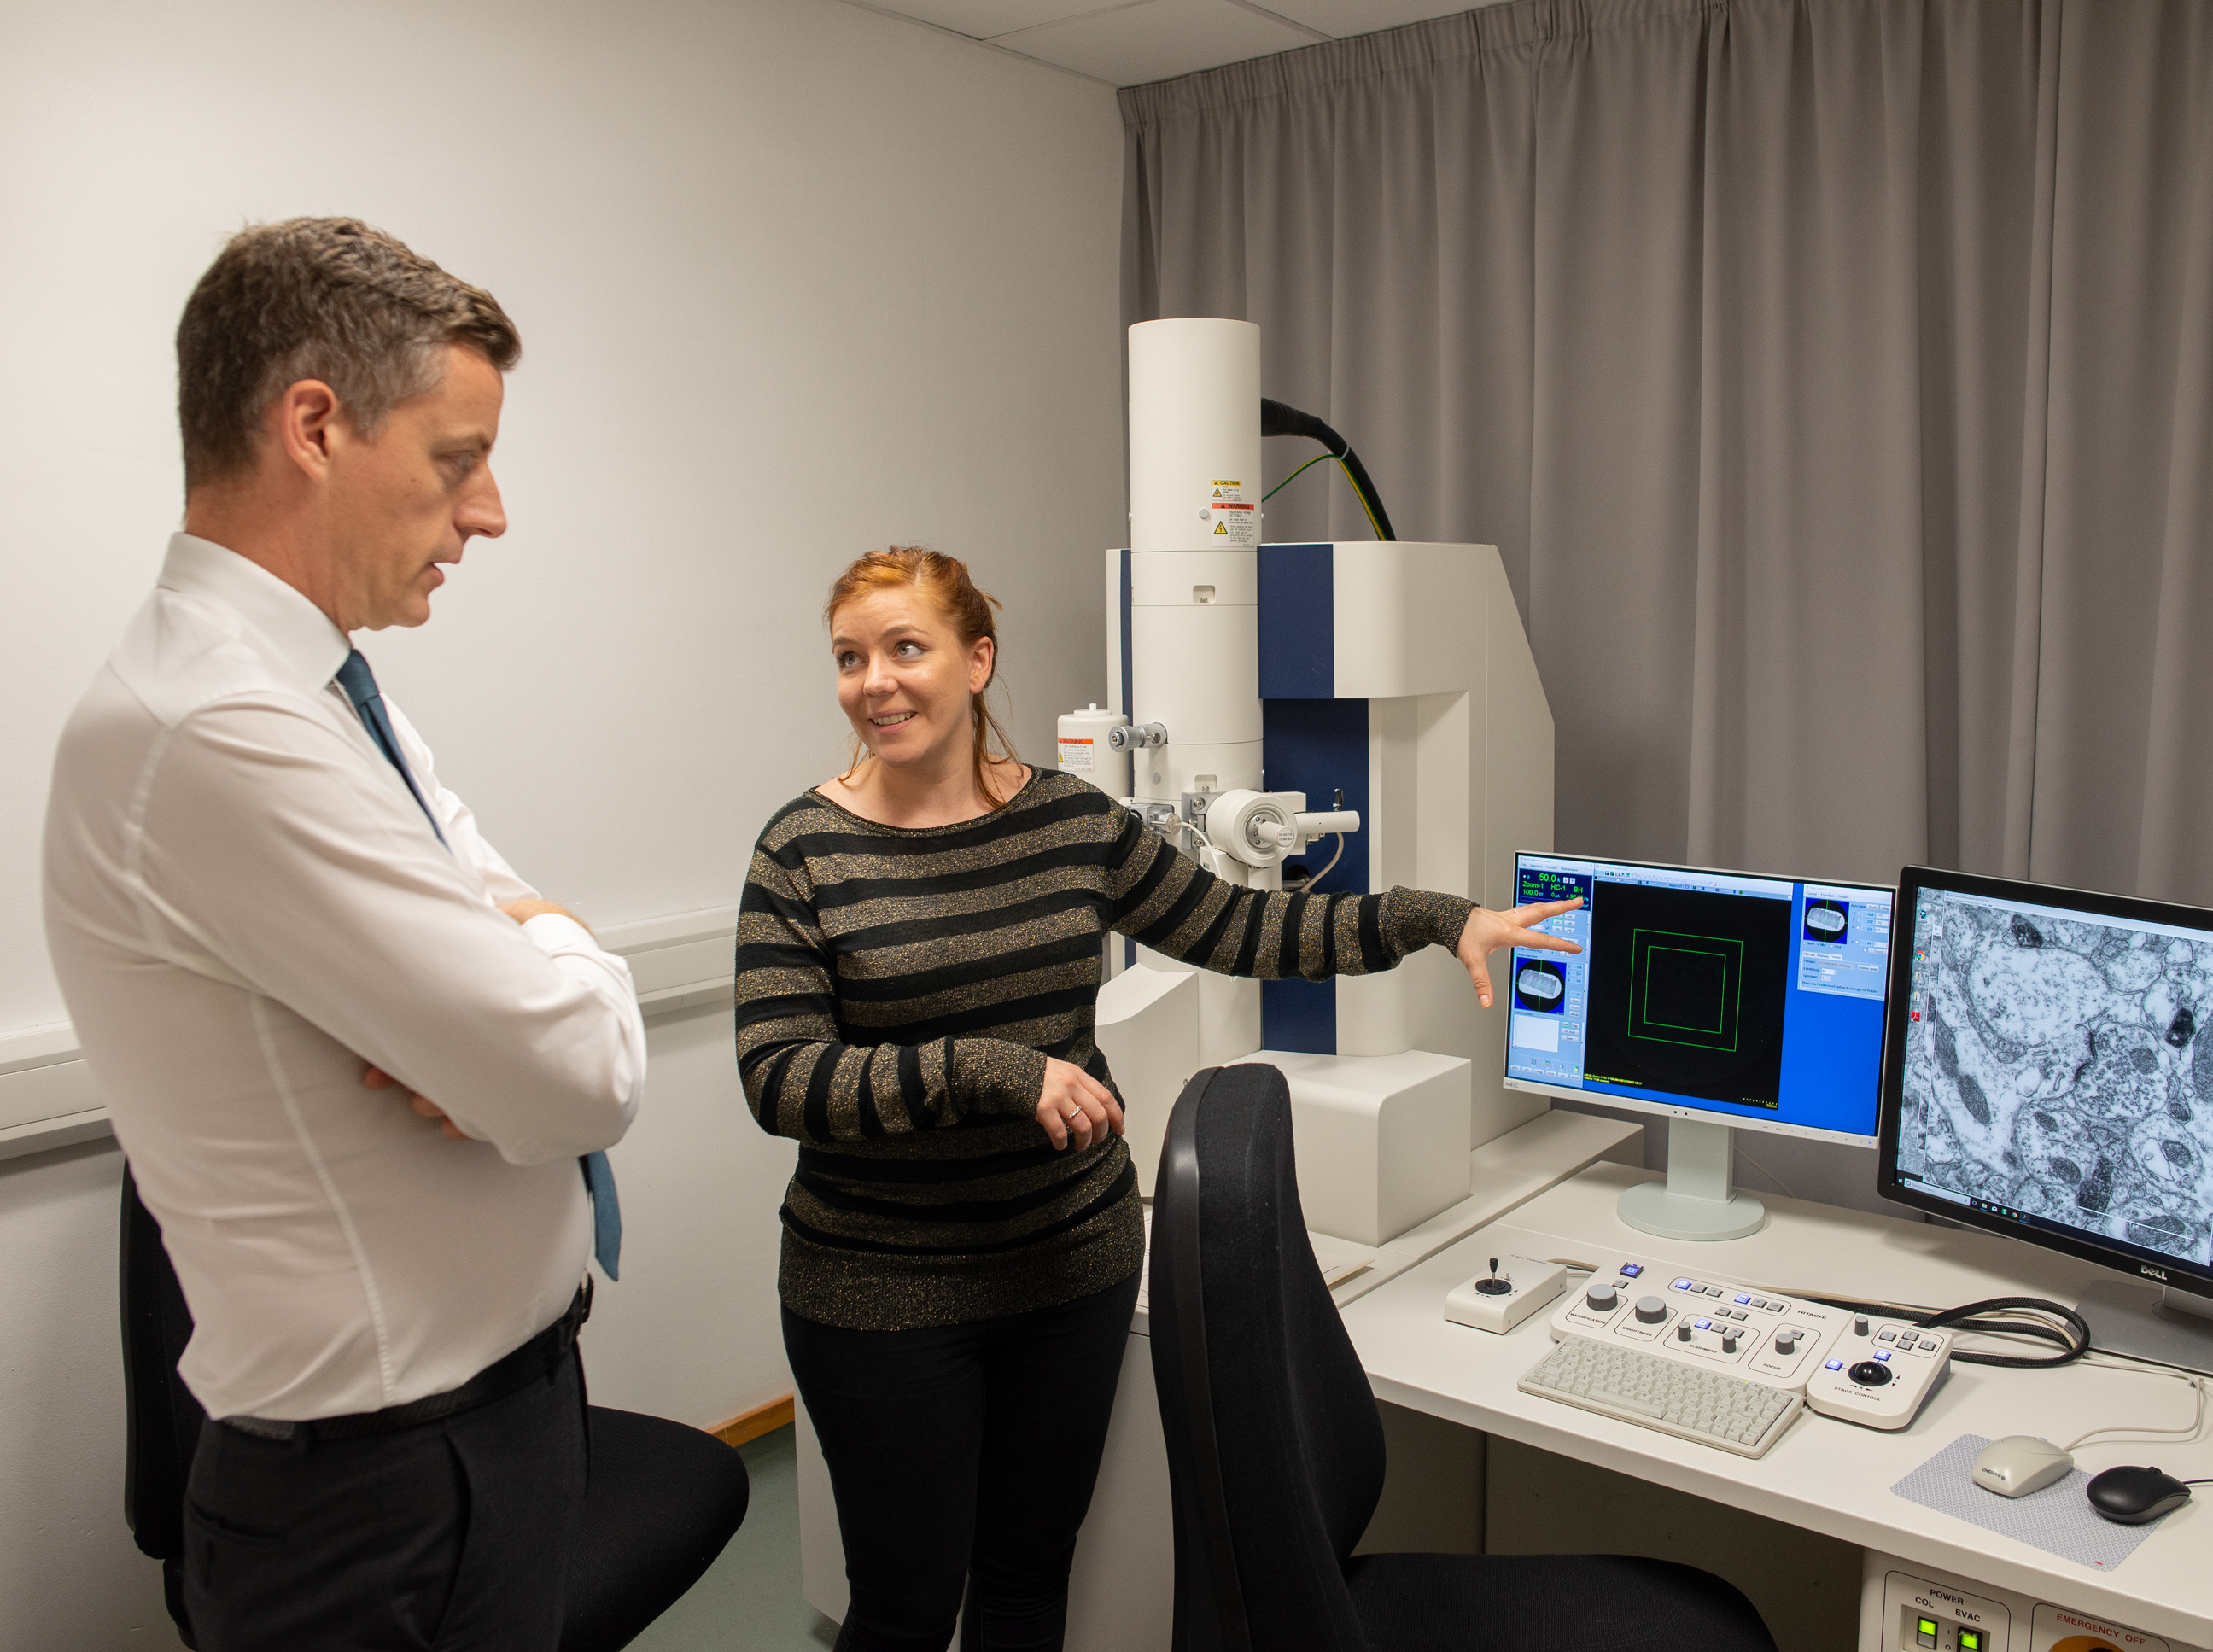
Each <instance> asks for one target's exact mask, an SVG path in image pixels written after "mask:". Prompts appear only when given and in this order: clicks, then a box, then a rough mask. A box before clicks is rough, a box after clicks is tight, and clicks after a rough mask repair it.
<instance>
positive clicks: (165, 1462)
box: [116, 1164, 207, 1560]
mask: <svg viewBox="0 0 2213 1652" xmlns="http://www.w3.org/2000/svg"><path fill="white" fill-rule="evenodd" d="M120 1237H121V1242H120V1244H119V1246H118V1247H117V1257H118V1260H117V1275H118V1277H117V1280H116V1285H117V1293H116V1294H117V1298H118V1300H119V1302H120V1303H121V1305H122V1309H123V1400H124V1410H125V1420H124V1466H123V1518H124V1519H125V1521H128V1522H129V1523H130V1527H131V1536H132V1537H133V1538H135V1539H137V1544H138V1548H139V1550H140V1551H141V1552H142V1553H144V1554H149V1555H151V1556H153V1557H154V1558H155V1559H156V1560H175V1559H178V1558H181V1557H182V1556H183V1554H184V1552H185V1531H184V1522H185V1481H186V1477H187V1476H188V1475H189V1474H190V1473H191V1472H192V1452H193V1450H194V1448H196V1447H197V1446H198V1444H199V1437H200V1424H201V1423H202V1422H204V1420H205V1419H206V1417H207V1413H206V1412H205V1411H202V1410H201V1409H200V1404H199V1401H198V1400H197V1399H193V1398H192V1390H191V1389H189V1388H187V1387H185V1383H184V1379H183V1378H182V1377H180V1376H179V1375H177V1362H178V1361H179V1360H180V1359H181V1358H183V1357H184V1352H185V1344H186V1343H188V1342H190V1341H191V1340H192V1310H191V1309H190V1308H186V1306H185V1293H184V1289H183V1288H182V1287H181V1286H180V1285H179V1284H178V1283H177V1271H176V1269H175V1268H174V1266H173V1265H171V1264H170V1261H169V1253H168V1250H167V1249H166V1248H165V1247H163V1245H162V1224H161V1223H160V1222H156V1221H155V1220H154V1217H153V1214H152V1213H151V1212H150V1211H149V1210H147V1209H146V1207H145V1205H144V1204H143V1203H141V1202H140V1200H139V1198H138V1184H137V1180H135V1179H134V1178H133V1177H132V1176H131V1167H130V1166H129V1165H128V1164H125V1166H124V1167H123V1231H122V1234H121V1236H120Z"/></svg>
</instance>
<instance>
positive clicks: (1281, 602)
mask: <svg viewBox="0 0 2213 1652" xmlns="http://www.w3.org/2000/svg"><path fill="white" fill-rule="evenodd" d="M1259 562H1260V616H1259V619H1260V698H1262V699H1264V700H1320V699H1327V698H1330V697H1331V696H1332V695H1333V694H1335V693H1336V692H1337V597H1336V585H1335V581H1336V573H1335V566H1336V562H1335V553H1334V552H1333V551H1332V547H1330V546H1326V545H1264V546H1261V547H1260V557H1259ZM1364 738H1365V736H1364V735H1363V739H1364ZM1361 766H1362V767H1363V769H1365V768H1366V766H1367V759H1365V758H1364V757H1363V759H1362V761H1361Z"/></svg>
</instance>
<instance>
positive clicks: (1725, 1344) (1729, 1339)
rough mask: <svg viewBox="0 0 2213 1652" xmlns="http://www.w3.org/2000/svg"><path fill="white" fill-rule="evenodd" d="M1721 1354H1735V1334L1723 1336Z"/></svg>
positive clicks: (1729, 1333)
mask: <svg viewBox="0 0 2213 1652" xmlns="http://www.w3.org/2000/svg"><path fill="white" fill-rule="evenodd" d="M1722 1352H1723V1353H1724V1354H1734V1352H1736V1332H1734V1331H1731V1332H1725V1333H1724V1334H1723V1336H1722Z"/></svg>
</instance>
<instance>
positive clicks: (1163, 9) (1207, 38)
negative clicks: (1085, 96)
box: [899, 0, 1314, 86]
mask: <svg viewBox="0 0 2213 1652" xmlns="http://www.w3.org/2000/svg"><path fill="white" fill-rule="evenodd" d="M899 3H900V5H901V7H902V9H905V7H906V6H907V5H908V4H911V3H912V0H899ZM977 3H979V4H980V3H985V0H977ZM993 44H995V45H997V46H1006V47H1008V48H1009V50H1011V51H1015V52H1023V53H1025V54H1027V56H1030V57H1033V58H1041V59H1042V60H1043V61H1045V62H1046V63H1050V64H1058V65H1059V66H1060V67H1061V68H1063V69H1073V70H1076V72H1077V73H1078V74H1082V75H1095V76H1098V77H1099V78H1100V80H1104V81H1111V82H1113V83H1114V84H1115V85H1117V86H1136V85H1138V84H1141V83H1142V82H1146V81H1155V80H1167V79H1169V78H1170V77H1172V76H1176V75H1188V74H1190V73H1192V71H1193V70H1199V69H1212V68H1214V67H1216V65H1218V64H1225V63H1236V62H1239V61H1240V60H1241V59H1243V58H1261V57H1265V56H1267V55H1268V54H1269V53H1271V52H1287V51H1289V50H1290V49H1291V48H1292V47H1294V46H1311V45H1313V44H1314V35H1313V34H1310V33H1308V32H1307V30H1304V29H1301V28H1297V27H1293V26H1292V25H1291V24H1289V23H1285V22H1281V21H1277V19H1275V18H1273V17H1267V16H1263V15H1261V14H1260V13H1259V12H1257V11H1247V9H1245V8H1244V7H1242V6H1236V5H1232V4H1231V3H1230V0H1142V3H1140V4H1137V5H1133V6H1124V7H1120V8H1119V9H1115V10H1113V11H1106V12H1097V13H1094V14H1093V15H1089V16H1085V17H1076V18H1072V19H1070V20H1068V21H1064V22H1054V23H1046V24H1043V25H1041V26H1039V27H1034V28H1025V29H1019V30H1016V31H1015V32H1014V33H1011V34H1002V35H998V36H996V37H995V38H994V40H993Z"/></svg>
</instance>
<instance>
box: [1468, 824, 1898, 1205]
mask: <svg viewBox="0 0 2213 1652" xmlns="http://www.w3.org/2000/svg"><path fill="white" fill-rule="evenodd" d="M1578 895H1580V896H1581V897H1582V902H1583V904H1582V906H1581V907H1580V908H1579V909H1577V910H1576V911H1572V912H1568V913H1565V914H1564V915H1562V916H1561V917H1556V918H1552V919H1551V920H1550V921H1548V922H1547V923H1545V924H1543V925H1541V926H1540V927H1541V928H1542V929H1543V930H1545V932H1546V933H1547V934H1551V935H1557V936H1562V937H1563V938H1564V939H1567V940H1570V941H1576V942H1581V943H1582V948H1583V950H1582V952H1581V953H1580V954H1562V953H1557V952H1538V951H1533V950H1532V949H1529V948H1515V954H1514V964H1513V971H1512V974H1511V976H1510V978H1509V980H1508V983H1507V990H1506V999H1507V1011H1508V1017H1509V1020H1508V1030H1507V1039H1506V1080H1505V1082H1506V1087H1507V1088H1509V1089H1515V1090H1532V1091H1535V1092H1537V1093H1538V1094H1543V1095H1556V1096H1562V1097H1565V1098H1567V1099H1568V1100H1576V1101H1602V1102H1604V1103H1605V1104H1606V1105H1607V1106H1614V1107H1626V1108H1629V1109H1631V1111H1633V1112H1637V1113H1658V1114H1660V1115H1661V1116H1662V1117H1664V1118H1665V1119H1667V1121H1668V1125H1667V1181H1666V1183H1665V1184H1664V1185H1663V1184H1661V1183H1658V1182H1648V1183H1643V1184H1640V1185H1639V1186H1635V1187H1632V1188H1631V1189H1629V1190H1628V1191H1627V1192H1625V1193H1624V1194H1623V1195H1622V1197H1621V1203H1620V1206H1619V1210H1620V1215H1621V1219H1622V1220H1623V1221H1624V1222H1627V1223H1628V1224H1629V1225H1630V1226H1631V1227H1632V1228H1638V1229H1640V1230H1641V1231H1643V1232H1645V1233H1649V1234H1659V1235H1660V1236H1661V1237H1662V1238H1666V1239H1679V1240H1713V1239H1737V1238H1741V1237H1742V1236H1743V1235H1744V1234H1749V1233H1756V1232H1758V1231H1759V1228H1760V1225H1761V1224H1762V1222H1765V1219H1766V1214H1767V1213H1766V1210H1765V1208H1764V1207H1763V1206H1762V1205H1761V1204H1760V1202H1759V1200H1758V1199H1756V1198H1753V1197H1752V1195H1750V1194H1749V1193H1742V1192H1737V1191H1736V1190H1735V1187H1734V1177H1733V1175H1732V1169H1733V1163H1734V1156H1735V1149H1734V1135H1733V1132H1734V1131H1737V1130H1740V1129H1746V1130H1761V1131H1779V1132H1781V1133H1783V1134H1784V1135H1789V1136H1805V1137H1813V1138H1814V1139H1816V1140H1819V1141H1825V1142H1847V1143H1852V1144H1854V1145H1856V1146H1860V1147H1872V1146H1873V1145H1875V1128H1876V1123H1877V1113H1878V1106H1879V1100H1880V1096H1881V1077H1882V1033H1883V1003H1884V1000H1885V997H1886V996H1887V992H1888V991H1889V986H1890V967H1889V949H1890V915H1891V903H1892V892H1891V891H1890V890H1889V889H1887V888H1884V887H1879V886H1873V885H1868V884H1858V883H1808V882H1805V881H1797V880H1793V879H1789V878H1772V877H1762V876H1759V875H1756V874H1753V873H1749V872H1715V871H1705V870H1701V869H1695V868H1691V867H1682V866H1657V865H1647V864H1644V863H1637V862H1627V861H1608V860H1594V859H1588V858H1586V857H1584V856H1576V855H1555V854H1533V853H1524V854H1521V855H1520V856H1516V857H1515V903H1516V904H1517V905H1528V904H1529V903H1530V902H1532V901H1539V900H1566V899H1572V898H1574V897H1576V896H1578Z"/></svg>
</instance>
